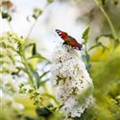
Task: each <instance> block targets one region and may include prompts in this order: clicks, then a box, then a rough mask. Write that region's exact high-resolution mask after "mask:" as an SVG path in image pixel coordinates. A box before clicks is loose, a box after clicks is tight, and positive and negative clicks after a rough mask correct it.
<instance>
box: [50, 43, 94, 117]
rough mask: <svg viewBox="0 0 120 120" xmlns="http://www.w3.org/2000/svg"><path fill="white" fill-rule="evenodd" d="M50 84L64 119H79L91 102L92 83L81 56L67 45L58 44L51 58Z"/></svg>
mask: <svg viewBox="0 0 120 120" xmlns="http://www.w3.org/2000/svg"><path fill="white" fill-rule="evenodd" d="M51 72H52V84H53V86H56V93H55V94H56V99H57V100H58V101H60V102H61V104H63V107H62V108H61V111H62V112H63V113H64V114H65V117H66V118H68V117H71V118H74V117H80V116H81V114H82V113H83V112H84V111H85V109H86V108H88V107H89V105H90V104H91V103H92V102H93V99H92V98H93V97H92V93H93V83H92V79H91V78H90V76H89V74H88V72H87V70H86V68H85V65H84V63H83V61H82V60H81V56H80V55H79V54H78V52H77V50H75V49H73V48H72V47H70V46H69V45H63V44H59V45H58V46H56V48H55V50H54V52H53V56H52V68H51Z"/></svg>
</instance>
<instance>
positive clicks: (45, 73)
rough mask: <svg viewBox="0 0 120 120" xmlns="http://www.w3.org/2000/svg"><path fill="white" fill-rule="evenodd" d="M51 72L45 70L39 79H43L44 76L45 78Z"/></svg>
mask: <svg viewBox="0 0 120 120" xmlns="http://www.w3.org/2000/svg"><path fill="white" fill-rule="evenodd" d="M49 72H50V71H46V72H44V73H43V74H42V75H41V76H40V78H39V79H42V78H43V77H44V76H45V75H47V74H48V73H49Z"/></svg>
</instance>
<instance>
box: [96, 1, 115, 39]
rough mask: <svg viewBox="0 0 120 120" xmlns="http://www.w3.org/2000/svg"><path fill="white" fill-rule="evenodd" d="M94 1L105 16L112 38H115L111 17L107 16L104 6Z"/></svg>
mask: <svg viewBox="0 0 120 120" xmlns="http://www.w3.org/2000/svg"><path fill="white" fill-rule="evenodd" d="M95 3H96V4H97V5H98V6H99V8H100V10H101V11H102V13H103V14H104V16H105V18H106V19H107V21H108V23H109V26H110V28H111V31H112V34H113V36H114V38H115V39H117V33H116V31H115V28H114V25H113V23H112V21H111V19H110V18H109V16H108V14H107V13H106V12H105V10H104V8H103V7H102V5H101V4H100V3H99V2H98V0H95Z"/></svg>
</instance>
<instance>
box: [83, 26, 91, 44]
mask: <svg viewBox="0 0 120 120" xmlns="http://www.w3.org/2000/svg"><path fill="white" fill-rule="evenodd" d="M89 31H90V27H87V28H86V29H85V31H84V32H83V34H82V38H83V39H84V42H83V44H86V43H87V42H88V37H89Z"/></svg>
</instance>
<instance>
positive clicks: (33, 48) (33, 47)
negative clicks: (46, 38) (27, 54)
mask: <svg viewBox="0 0 120 120" xmlns="http://www.w3.org/2000/svg"><path fill="white" fill-rule="evenodd" d="M31 46H32V55H35V54H36V53H37V50H36V44H35V43H30V44H28V45H26V46H25V50H26V49H27V48H29V47H31Z"/></svg>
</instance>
